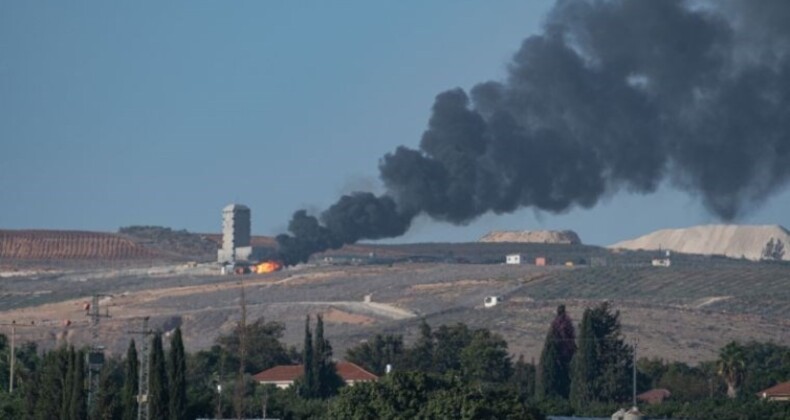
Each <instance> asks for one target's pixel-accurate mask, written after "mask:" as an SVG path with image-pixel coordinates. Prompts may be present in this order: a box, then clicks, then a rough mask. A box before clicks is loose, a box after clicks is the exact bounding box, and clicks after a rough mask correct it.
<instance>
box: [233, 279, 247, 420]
mask: <svg viewBox="0 0 790 420" xmlns="http://www.w3.org/2000/svg"><path fill="white" fill-rule="evenodd" d="M239 283H240V284H241V299H240V304H241V320H240V321H239V373H238V377H237V378H236V389H235V393H234V394H235V395H234V400H235V401H234V405H235V406H236V407H235V408H236V417H237V418H239V419H241V418H242V416H244V364H245V362H246V355H247V354H246V353H247V348H246V347H247V300H246V296H245V294H244V280H243V279H242V280H240V281H239Z"/></svg>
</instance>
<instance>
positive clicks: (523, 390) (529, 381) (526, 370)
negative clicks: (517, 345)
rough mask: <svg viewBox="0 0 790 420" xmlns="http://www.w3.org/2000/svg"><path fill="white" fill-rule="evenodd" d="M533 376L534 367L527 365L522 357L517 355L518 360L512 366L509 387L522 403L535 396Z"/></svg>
mask: <svg viewBox="0 0 790 420" xmlns="http://www.w3.org/2000/svg"><path fill="white" fill-rule="evenodd" d="M535 376H536V372H535V365H534V364H532V363H527V362H526V361H525V360H524V355H519V356H518V360H517V361H516V363H514V364H513V374H512V375H511V376H510V386H511V387H512V388H513V390H514V391H515V392H516V395H518V397H519V398H520V399H521V400H522V401H526V400H528V399H530V398H532V397H533V396H534V395H535V393H536V391H535Z"/></svg>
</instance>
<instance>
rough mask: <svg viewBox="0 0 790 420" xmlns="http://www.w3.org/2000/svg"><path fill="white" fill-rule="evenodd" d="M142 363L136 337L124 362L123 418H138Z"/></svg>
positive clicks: (133, 419)
mask: <svg viewBox="0 0 790 420" xmlns="http://www.w3.org/2000/svg"><path fill="white" fill-rule="evenodd" d="M139 371H140V364H139V361H138V360H137V347H136V346H135V343H134V339H132V340H131V341H130V342H129V349H128V350H126V363H125V364H124V377H123V390H122V391H121V399H122V401H121V404H122V406H123V414H122V415H121V418H122V419H123V420H136V419H137V393H138V391H139V384H138V381H139V380H140V372H139Z"/></svg>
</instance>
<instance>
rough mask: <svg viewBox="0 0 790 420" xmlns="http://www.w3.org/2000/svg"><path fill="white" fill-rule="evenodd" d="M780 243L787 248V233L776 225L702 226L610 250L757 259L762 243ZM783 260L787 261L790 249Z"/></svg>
mask: <svg viewBox="0 0 790 420" xmlns="http://www.w3.org/2000/svg"><path fill="white" fill-rule="evenodd" d="M772 238H773V239H774V240H777V239H778V240H781V241H782V242H783V243H784V244H785V246H786V247H788V246H790V233H789V232H788V231H787V229H785V228H783V227H782V226H778V225H761V226H751V225H706V226H694V227H690V228H686V229H665V230H659V231H656V232H653V233H650V234H648V235H645V236H641V237H639V238H636V239H631V240H627V241H622V242H618V243H616V244H614V245H611V246H610V247H609V248H613V249H630V250H639V249H643V250H657V249H667V250H671V251H675V252H683V253H688V254H702V255H724V256H727V257H732V258H742V257H743V258H746V259H749V260H755V261H756V260H759V259H760V257H761V256H762V251H763V249H764V248H765V245H766V243H768V241H769V240H771V239H772ZM784 260H786V261H788V260H790V249H788V250H787V251H785V255H784Z"/></svg>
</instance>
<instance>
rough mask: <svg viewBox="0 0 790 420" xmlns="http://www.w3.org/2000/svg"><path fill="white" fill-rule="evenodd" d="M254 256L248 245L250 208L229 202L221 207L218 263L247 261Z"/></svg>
mask: <svg viewBox="0 0 790 420" xmlns="http://www.w3.org/2000/svg"><path fill="white" fill-rule="evenodd" d="M254 257H255V250H253V248H252V247H251V246H250V208H249V207H247V206H245V205H243V204H230V205H228V206H226V207H225V208H224V209H222V249H220V250H218V251H217V261H218V262H219V263H234V262H236V261H249V260H250V259H253V258H254Z"/></svg>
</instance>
